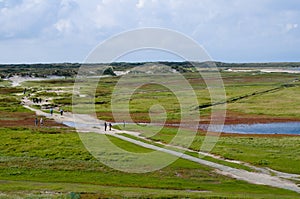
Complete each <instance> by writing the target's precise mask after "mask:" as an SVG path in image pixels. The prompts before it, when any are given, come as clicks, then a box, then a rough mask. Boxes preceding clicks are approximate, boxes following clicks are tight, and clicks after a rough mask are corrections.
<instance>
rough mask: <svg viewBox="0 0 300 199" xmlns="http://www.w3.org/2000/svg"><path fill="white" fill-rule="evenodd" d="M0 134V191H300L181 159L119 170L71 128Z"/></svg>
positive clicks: (262, 194)
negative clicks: (154, 167) (143, 169)
mask: <svg viewBox="0 0 300 199" xmlns="http://www.w3.org/2000/svg"><path fill="white" fill-rule="evenodd" d="M0 136H1V141H0V142H1V145H0V147H1V150H0V151H1V154H0V160H1V161H0V170H1V172H0V181H1V186H0V191H1V192H3V193H5V194H10V193H15V194H21V195H22V194H23V196H25V195H26V194H28V192H29V193H30V194H33V193H36V192H38V191H39V190H47V191H53V192H63V193H65V194H67V193H68V192H77V193H82V192H84V193H90V194H95V195H99V196H102V197H104V196H107V197H115V196H116V197H118V196H122V197H124V196H128V197H131V196H135V197H180V196H181V197H183V196H188V197H197V198H198V197H200V196H201V197H207V198H209V197H223V196H224V197H225V196H227V197H230V196H232V197H233V198H235V197H239V198H272V197H274V196H275V195H276V196H280V197H282V198H293V197H296V196H297V194H296V193H293V192H290V191H285V190H281V189H275V188H270V187H267V186H259V185H251V184H248V183H245V182H242V181H237V180H234V179H230V178H228V177H224V176H220V175H218V174H215V173H214V172H213V171H212V170H211V169H209V168H206V167H204V166H201V165H198V164H196V163H192V162H189V161H186V160H181V159H179V160H177V161H176V162H174V163H173V164H171V165H170V166H168V167H166V168H164V169H162V170H159V171H156V172H152V173H146V174H130V173H123V172H119V171H115V170H112V169H110V168H108V167H106V166H104V165H103V164H101V163H100V162H99V161H97V160H95V159H94V158H93V157H92V156H91V155H90V154H89V153H88V152H87V151H86V149H85V148H84V146H83V144H82V143H81V141H80V139H79V137H78V135H77V133H75V132H74V131H73V130H71V129H60V130H57V129H39V130H37V129H26V128H23V129H22V128H21V129H20V128H15V129H12V128H1V129H0ZM98 136H104V135H98ZM111 139H113V142H114V143H115V144H117V145H121V146H122V147H123V148H125V149H127V150H128V151H139V152H145V153H147V152H149V150H148V149H144V148H141V147H138V146H135V145H132V144H130V143H127V142H125V141H121V140H118V139H116V138H111ZM22 182H26V183H22ZM97 185H98V186H97ZM135 190H137V191H135ZM22 192H23V193H22ZM123 194H124V195H123ZM83 195H84V194H83ZM0 197H1V196H0Z"/></svg>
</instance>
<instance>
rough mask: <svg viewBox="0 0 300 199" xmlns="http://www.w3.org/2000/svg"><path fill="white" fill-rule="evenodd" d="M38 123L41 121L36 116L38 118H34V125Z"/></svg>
mask: <svg viewBox="0 0 300 199" xmlns="http://www.w3.org/2000/svg"><path fill="white" fill-rule="evenodd" d="M38 123H39V121H38V119H37V117H36V118H35V119H34V125H35V126H37V125H38Z"/></svg>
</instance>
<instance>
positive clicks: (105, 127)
mask: <svg viewBox="0 0 300 199" xmlns="http://www.w3.org/2000/svg"><path fill="white" fill-rule="evenodd" d="M106 129H107V123H106V122H104V131H106Z"/></svg>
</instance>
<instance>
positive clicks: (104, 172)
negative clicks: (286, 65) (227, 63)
mask: <svg viewBox="0 0 300 199" xmlns="http://www.w3.org/2000/svg"><path fill="white" fill-rule="evenodd" d="M221 75H222V77H223V80H224V86H225V88H226V90H225V92H226V95H227V96H226V100H228V102H229V103H228V105H227V106H228V112H229V113H234V114H236V115H237V116H239V114H240V115H249V116H251V117H256V116H264V117H267V118H288V119H299V118H300V112H299V110H298V109H296V108H295V107H299V106H300V104H299V100H297V99H300V92H299V91H300V89H299V85H300V84H299V82H297V81H294V80H295V79H297V78H299V75H297V74H285V73H280V74H279V73H268V74H264V73H258V72H257V73H256V72H254V73H229V72H222V73H221ZM185 77H186V78H187V79H188V81H189V82H190V84H191V86H192V87H193V88H194V90H195V93H196V96H197V100H198V102H199V104H200V105H201V104H207V103H210V98H209V95H208V91H207V90H206V89H205V83H204V82H203V80H202V79H201V78H199V75H195V74H186V75H185ZM118 80H119V77H109V78H102V79H101V80H100V82H99V85H98V87H97V92H96V94H95V96H96V99H95V107H96V111H97V116H98V118H100V119H105V120H110V121H112V120H113V118H112V114H111V111H110V108H111V104H110V103H111V96H112V92H113V90H114V86H115V84H116V83H117V81H118ZM134 81H136V82H139V81H143V79H134ZM73 82H74V80H73V79H65V80H49V81H41V82H34V81H33V82H24V83H23V84H22V86H21V87H16V88H11V87H10V86H9V83H8V82H7V81H0V119H1V123H0V124H1V126H0V137H1V139H0V149H1V150H0V198H18V197H19V198H79V197H80V198H132V197H134V198H291V199H294V198H298V197H299V194H297V193H295V192H292V191H287V190H283V189H278V188H272V187H268V186H262V185H253V184H249V183H246V182H243V181H239V180H235V179H232V178H229V177H225V176H222V175H219V174H217V173H216V172H214V171H213V170H212V169H210V168H207V167H205V166H202V165H199V164H196V163H193V162H190V161H187V160H183V159H178V160H177V161H176V162H174V163H173V164H171V165H169V166H168V167H166V168H164V169H161V170H158V171H155V172H151V173H145V174H132V173H124V172H120V171H116V170H113V169H111V168H109V167H107V166H105V165H104V164H102V163H101V162H99V161H98V160H97V159H95V158H94V157H93V156H92V155H91V154H90V153H89V152H88V151H87V149H86V148H85V147H84V145H83V144H82V142H81V140H80V138H79V136H78V134H77V133H76V132H75V130H74V129H72V128H67V127H57V126H52V127H49V126H48V127H43V128H34V126H33V124H32V119H33V118H34V117H35V116H34V113H32V112H30V111H28V110H27V109H25V108H24V107H23V106H22V105H20V100H21V98H22V97H23V96H22V95H19V94H20V93H22V91H23V88H24V87H26V88H27V89H28V92H29V93H34V94H35V96H37V97H41V98H52V100H51V103H52V104H54V105H58V106H63V108H64V110H67V111H71V110H72V91H73ZM286 84H289V85H291V86H286V87H285V86H282V85H286ZM279 87H280V89H278V90H276V91H273V92H266V93H264V94H259V95H253V96H250V97H246V98H243V99H239V100H237V101H234V102H233V101H232V102H231V100H232V99H235V98H239V97H241V96H245V95H251V94H253V93H257V92H262V91H267V90H270V89H273V88H279ZM183 94H186V93H184V92H183ZM31 97H32V96H31ZM157 103H159V104H160V105H162V106H163V107H164V108H165V110H166V112H167V121H168V122H170V123H178V122H179V120H180V107H179V103H178V99H177V98H176V96H175V95H173V94H172V93H171V92H170V90H168V89H166V88H165V87H163V86H160V85H157V84H147V85H145V86H142V87H140V88H138V89H137V90H136V91H135V92H134V93H133V95H132V99H131V100H130V104H129V106H130V111H131V116H132V118H133V120H135V121H139V122H140V121H146V122H147V121H150V117H149V109H150V108H151V107H152V105H155V104H157ZM119 111H120V113H122V111H124V110H122V109H121V110H119ZM199 111H200V113H201V116H204V117H208V116H209V114H210V109H209V108H207V109H200V110H199ZM156 116H157V118H160V117H163V114H161V115H156ZM28 122H29V123H28ZM8 124H9V125H8ZM119 128H122V127H121V126H120V127H119ZM126 130H134V131H138V132H142V136H144V137H147V138H149V139H152V140H153V141H161V142H164V143H170V144H174V145H180V144H181V143H182V142H174V141H172V139H173V138H174V136H175V134H176V129H175V128H163V129H160V127H153V126H143V125H126ZM183 133H184V134H183V136H182V138H184V136H188V135H189V132H188V131H187V132H183ZM95 136H99V137H98V139H101V136H104V135H95ZM135 139H137V138H135ZM203 139H204V136H203V132H201V133H198V134H197V136H196V137H195V139H194V140H193V142H192V144H191V146H190V148H191V149H193V150H199V148H200V146H201V144H202V142H203ZM110 140H111V141H112V142H113V143H114V144H115V145H118V146H119V147H121V148H123V149H125V150H127V151H131V152H138V153H148V152H150V151H151V150H149V149H145V148H142V147H139V146H136V145H134V144H130V143H128V142H125V141H122V140H119V139H117V138H114V137H110ZM151 143H152V142H151ZM212 153H213V154H216V155H219V156H221V157H224V158H227V159H231V160H241V161H244V162H247V163H251V164H252V165H255V166H259V167H269V168H272V169H275V170H278V171H283V172H289V173H295V174H300V170H299V168H300V159H299V157H300V138H299V137H289V136H286V137H284V136H282V137H264V136H262V137H257V136H242V137H241V136H228V137H220V139H219V141H218V143H217V144H216V146H215V147H214V149H213V150H212ZM190 155H196V154H192V153H190ZM206 159H207V160H210V161H214V162H218V163H220V164H224V165H229V166H232V167H235V168H243V169H246V170H248V169H250V168H248V167H244V166H241V165H237V164H234V163H226V162H224V161H219V160H214V159H211V158H206Z"/></svg>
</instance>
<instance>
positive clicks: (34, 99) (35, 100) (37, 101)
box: [32, 97, 42, 103]
mask: <svg viewBox="0 0 300 199" xmlns="http://www.w3.org/2000/svg"><path fill="white" fill-rule="evenodd" d="M32 102H33V103H42V98H36V97H35V98H32Z"/></svg>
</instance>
